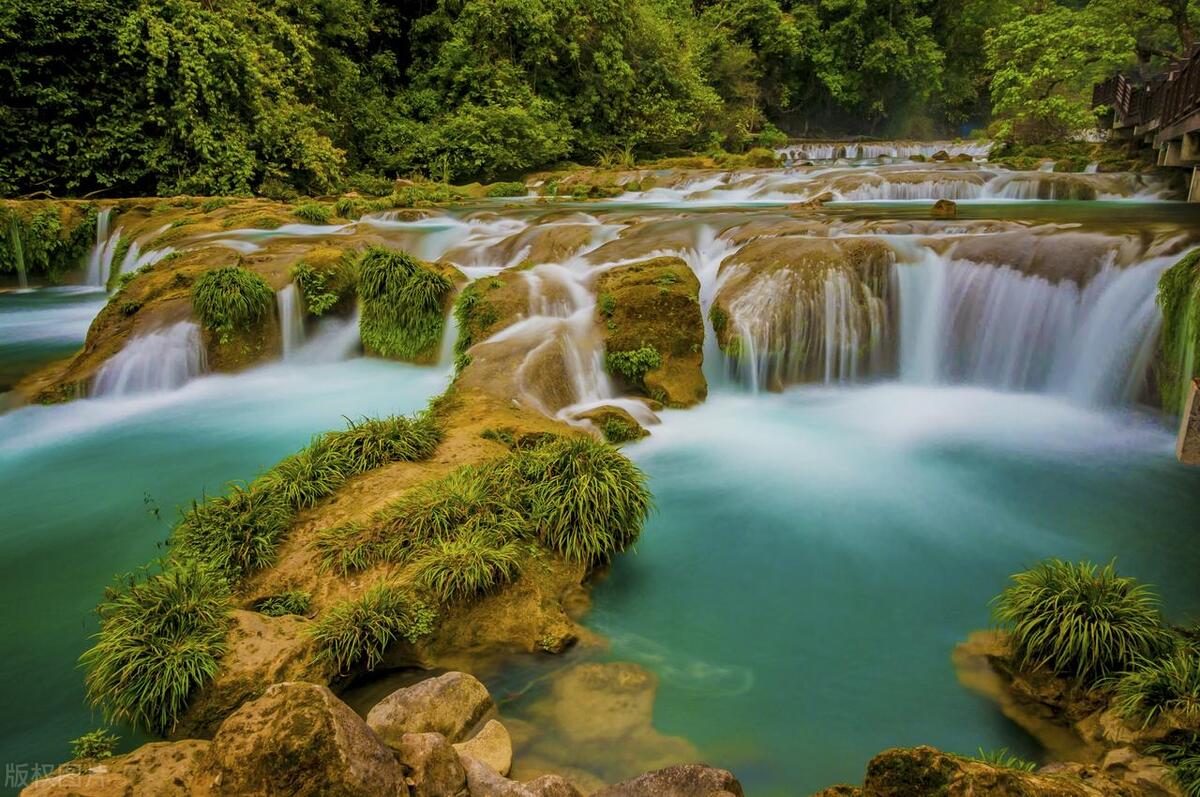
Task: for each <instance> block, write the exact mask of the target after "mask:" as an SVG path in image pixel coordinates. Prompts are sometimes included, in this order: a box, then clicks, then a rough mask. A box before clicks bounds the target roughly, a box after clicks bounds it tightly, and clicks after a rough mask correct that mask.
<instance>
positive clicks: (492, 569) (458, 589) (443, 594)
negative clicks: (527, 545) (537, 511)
mask: <svg viewBox="0 0 1200 797" xmlns="http://www.w3.org/2000/svg"><path fill="white" fill-rule="evenodd" d="M520 574H521V547H520V546H519V545H518V544H517V543H516V542H513V541H511V540H508V541H505V540H504V539H503V538H502V537H497V536H495V535H492V534H488V533H484V532H474V533H468V534H461V535H459V536H457V537H455V538H453V539H446V540H439V541H437V542H434V543H433V544H432V545H430V546H429V548H428V549H427V550H426V551H425V552H424V553H423V554H422V555H421V556H420V557H419V558H418V559H417V561H416V575H415V576H414V580H415V583H416V584H417V585H418V586H419V587H421V588H422V589H424V590H426V591H428V592H429V593H430V594H432V595H434V596H436V597H437V598H438V600H440V601H441V602H442V603H454V602H456V601H460V600H469V599H471V598H474V597H477V596H479V595H483V594H486V593H488V592H491V591H492V590H494V589H496V588H497V587H499V586H502V585H504V584H509V583H511V582H512V581H514V580H516V578H517V576H519V575H520Z"/></svg>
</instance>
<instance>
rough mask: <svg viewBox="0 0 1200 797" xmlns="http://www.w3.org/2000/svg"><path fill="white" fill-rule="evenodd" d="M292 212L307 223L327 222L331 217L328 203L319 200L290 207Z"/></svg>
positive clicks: (331, 212)
mask: <svg viewBox="0 0 1200 797" xmlns="http://www.w3.org/2000/svg"><path fill="white" fill-rule="evenodd" d="M292 213H293V214H294V215H295V216H296V217H297V218H299V219H301V220H303V221H307V222H308V223H309V224H328V223H329V220H330V219H331V218H333V210H332V209H331V208H330V207H329V205H324V204H322V203H320V202H305V203H304V204H303V205H297V206H296V207H295V208H293V209H292Z"/></svg>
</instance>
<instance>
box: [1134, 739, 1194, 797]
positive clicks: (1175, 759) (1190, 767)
mask: <svg viewBox="0 0 1200 797" xmlns="http://www.w3.org/2000/svg"><path fill="white" fill-rule="evenodd" d="M1146 752H1147V753H1149V754H1150V755H1156V756H1158V757H1159V758H1161V759H1162V762H1163V763H1164V764H1166V765H1167V766H1168V767H1170V768H1171V779H1172V780H1174V781H1175V783H1176V785H1178V786H1179V788H1180V790H1181V791H1182V792H1183V793H1184V794H1185V795H1187V797H1200V734H1196V733H1187V732H1176V733H1173V734H1171V735H1170V736H1169V737H1167V739H1165V740H1164V741H1162V742H1160V743H1159V744H1152V745H1150V746H1149V747H1147V748H1146Z"/></svg>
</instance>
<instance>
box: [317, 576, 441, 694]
mask: <svg viewBox="0 0 1200 797" xmlns="http://www.w3.org/2000/svg"><path fill="white" fill-rule="evenodd" d="M435 619H436V615H435V613H434V612H433V611H431V610H430V609H429V607H428V606H426V605H425V604H424V603H423V602H422V601H420V600H419V599H417V598H414V597H413V596H412V595H411V594H409V593H408V592H407V591H406V590H404V589H403V588H401V587H397V586H395V585H393V584H388V583H386V582H384V583H379V584H376V585H375V586H373V587H371V588H370V589H369V590H367V591H366V593H365V594H363V595H362V597H360V598H358V599H356V600H348V601H342V602H341V603H338V604H336V605H334V606H332V607H330V608H329V609H328V610H327V611H326V612H325V613H324V614H323V615H321V617H320V618H319V619H318V620H317V621H316V622H315V623H314V624H313V626H312V635H313V637H314V638H315V639H316V641H317V650H318V653H317V655H318V657H319V658H320V659H321V660H322V661H323V662H325V663H326V664H328V665H329V666H330V667H332V668H333V669H334V670H335V671H337V672H338V673H347V672H349V671H350V670H351V669H352V668H354V667H356V666H359V665H363V666H365V667H366V668H367V669H368V670H372V669H374V668H375V667H376V666H378V664H379V662H381V661H382V660H383V654H384V651H386V650H387V647H388V645H390V644H391V643H392V642H394V641H396V640H398V639H407V640H409V641H410V642H414V641H416V640H417V639H419V638H420V637H422V636H424V635H426V634H428V633H429V632H430V631H432V630H433V622H434V620H435Z"/></svg>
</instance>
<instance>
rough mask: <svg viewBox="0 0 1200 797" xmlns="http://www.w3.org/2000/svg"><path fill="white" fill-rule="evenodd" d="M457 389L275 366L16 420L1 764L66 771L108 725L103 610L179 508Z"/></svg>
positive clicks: (7, 461)
mask: <svg viewBox="0 0 1200 797" xmlns="http://www.w3.org/2000/svg"><path fill="white" fill-rule="evenodd" d="M447 378H448V374H447V372H446V371H445V370H443V369H436V368H418V367H415V366H407V365H403V364H398V363H391V362H386V361H382V360H373V359H362V358H360V359H356V360H350V361H346V362H341V363H333V364H327V365H319V366H308V367H305V368H299V367H293V366H291V365H271V366H266V367H263V368H260V369H257V370H255V371H252V372H250V373H247V374H243V375H240V376H236V377H230V376H210V377H204V378H201V379H198V380H195V381H193V382H190V383H189V384H187V385H185V386H184V387H182V388H180V389H178V390H174V391H168V392H160V393H154V394H148V395H143V396H136V397H122V398H116V399H89V400H86V401H77V402H73V403H70V404H63V405H58V406H52V407H28V408H25V409H21V410H17V411H14V412H11V413H9V414H7V415H3V416H0V483H3V484H4V485H5V490H4V496H3V500H2V502H0V503H2V506H0V517H3V518H4V524H3V525H4V529H5V530H4V533H3V534H2V535H0V561H2V562H3V563H4V565H3V567H4V571H3V572H4V577H3V578H2V579H0V601H2V602H3V603H4V605H6V606H8V607H10V610H9V611H8V613H7V617H8V622H7V623H6V633H5V634H4V635H3V637H2V638H0V712H3V715H4V716H5V717H6V720H5V722H4V724H3V729H2V730H0V760H2V761H4V762H11V763H20V764H25V765H28V766H33V765H37V764H54V763H58V762H61V761H63V760H65V759H66V758H68V757H69V747H68V744H67V742H68V740H70V739H73V738H75V737H77V736H79V735H81V734H82V733H84V732H86V731H89V730H91V729H92V728H95V727H97V726H100V725H101V724H102V723H101V717H100V716H99V714H98V713H97V714H95V715H93V713H92V712H90V711H89V709H87V708H86V707H85V705H84V695H83V683H82V681H83V674H82V672H81V671H80V670H78V669H77V668H76V666H75V661H76V659H77V658H78V656H79V654H80V653H82V652H83V650H84V649H85V648H86V647H87V645H88V637H89V635H90V634H92V633H93V632H94V631H95V628H96V623H95V619H94V615H93V614H92V610H93V609H94V607H95V605H96V603H97V602H98V601H99V599H100V597H101V595H102V593H103V590H104V588H105V587H106V586H108V584H109V583H111V579H112V576H113V575H114V574H115V573H120V572H125V571H128V570H130V569H131V568H134V567H137V566H139V565H141V564H143V563H145V562H147V561H149V560H150V559H152V558H154V557H155V556H156V555H157V554H158V552H159V549H158V547H157V546H159V544H160V543H161V542H162V541H163V540H165V539H166V537H167V534H168V533H169V531H170V525H171V524H172V522H173V520H174V518H175V507H176V506H180V505H185V504H186V503H187V502H188V501H189V500H190V499H192V498H199V497H200V496H201V495H202V494H204V493H206V492H207V493H210V494H211V493H215V492H219V491H221V490H222V489H223V486H224V484H225V483H226V482H227V481H230V480H235V479H249V478H251V477H253V476H254V475H255V474H256V473H257V472H258V471H259V470H261V469H263V468H266V467H269V466H271V465H273V464H275V462H277V461H278V460H279V459H281V458H282V457H283V456H285V455H287V454H290V453H292V452H293V451H295V450H296V449H298V448H300V447H301V446H302V445H304V444H305V443H306V442H307V441H308V438H309V437H310V436H311V435H312V434H314V433H317V432H321V431H325V430H328V429H335V428H338V427H340V426H342V425H343V424H344V420H343V417H344V416H348V417H357V416H361V415H385V414H391V413H404V412H410V411H412V410H415V409H419V408H421V407H422V406H424V404H425V402H426V401H427V399H428V398H429V397H430V396H432V395H436V394H437V393H439V392H441V390H442V389H444V387H445V384H446V381H447ZM17 606H20V607H23V608H22V609H20V610H13V609H12V608H11V607H17ZM132 742H133V740H132V739H129V738H127V739H126V742H125V744H123V747H131V746H132Z"/></svg>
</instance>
